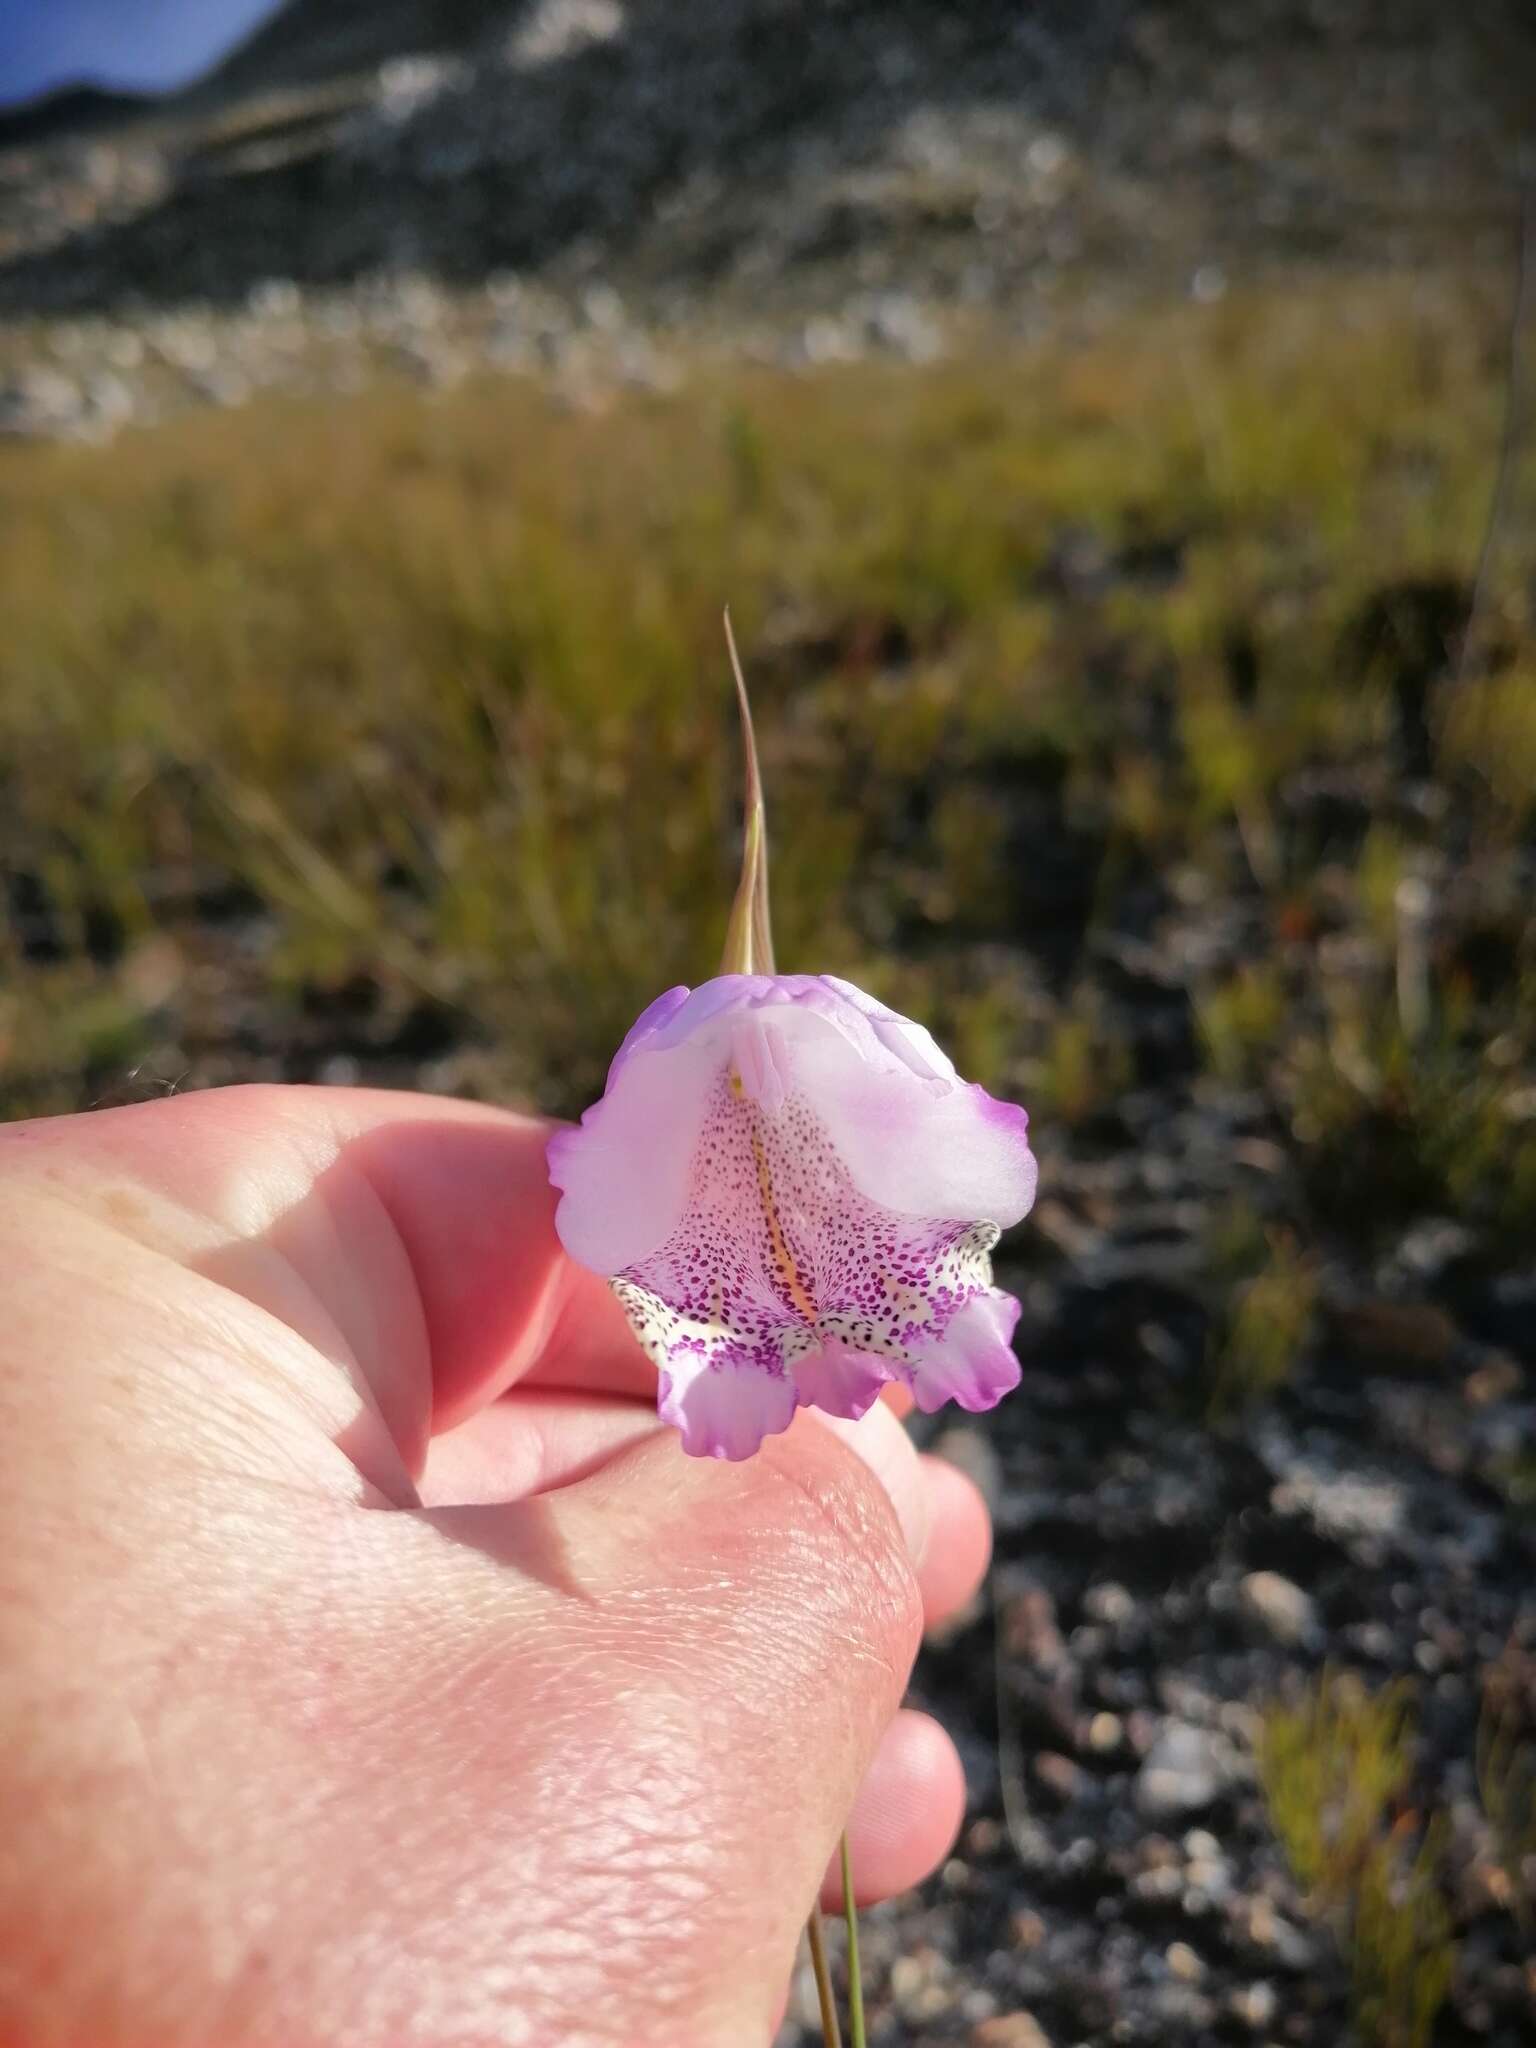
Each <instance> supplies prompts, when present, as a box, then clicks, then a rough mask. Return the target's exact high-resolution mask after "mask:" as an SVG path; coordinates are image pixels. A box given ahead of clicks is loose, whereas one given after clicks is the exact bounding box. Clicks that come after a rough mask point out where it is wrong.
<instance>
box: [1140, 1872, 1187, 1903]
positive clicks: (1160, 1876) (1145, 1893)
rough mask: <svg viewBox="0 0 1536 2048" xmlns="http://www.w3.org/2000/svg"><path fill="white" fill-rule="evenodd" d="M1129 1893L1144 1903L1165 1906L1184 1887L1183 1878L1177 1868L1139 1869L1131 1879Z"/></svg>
mask: <svg viewBox="0 0 1536 2048" xmlns="http://www.w3.org/2000/svg"><path fill="white" fill-rule="evenodd" d="M1130 1889H1131V1894H1132V1896H1133V1897H1134V1898H1137V1899H1140V1900H1141V1901H1142V1903H1143V1904H1144V1905H1148V1906H1167V1905H1171V1904H1172V1903H1173V1901H1174V1900H1175V1899H1176V1898H1177V1897H1178V1896H1179V1894H1180V1893H1181V1892H1182V1891H1183V1889H1184V1879H1183V1878H1182V1876H1181V1875H1180V1874H1179V1872H1178V1871H1177V1870H1173V1869H1164V1870H1139V1871H1137V1873H1136V1875H1135V1876H1134V1877H1133V1878H1132V1879H1131V1884H1130Z"/></svg>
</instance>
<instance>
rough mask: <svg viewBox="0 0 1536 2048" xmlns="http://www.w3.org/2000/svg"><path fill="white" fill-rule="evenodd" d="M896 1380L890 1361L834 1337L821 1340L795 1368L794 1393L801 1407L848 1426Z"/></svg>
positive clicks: (870, 1406)
mask: <svg viewBox="0 0 1536 2048" xmlns="http://www.w3.org/2000/svg"><path fill="white" fill-rule="evenodd" d="M895 1377H896V1372H895V1368H894V1367H893V1365H892V1363H891V1361H890V1359H888V1358H877V1357H876V1356H875V1355H874V1354H873V1353H872V1352H868V1351H855V1350H854V1349H853V1348H852V1347H851V1346H850V1345H847V1344H844V1343H842V1342H840V1341H839V1339H838V1338H836V1337H828V1338H826V1339H824V1340H823V1342H822V1343H820V1344H818V1345H817V1346H816V1349H815V1350H814V1351H808V1352H807V1353H806V1354H805V1356H804V1357H803V1358H801V1359H799V1360H797V1361H796V1364H795V1368H794V1379H795V1390H796V1392H797V1393H798V1395H799V1397H800V1400H801V1403H802V1405H803V1406H805V1407H807V1408H819V1409H820V1410H821V1411H822V1413H823V1414H824V1415H841V1416H843V1417H844V1419H845V1420H847V1421H849V1422H857V1421H858V1419H859V1417H860V1416H861V1415H863V1414H864V1413H865V1412H866V1410H868V1409H870V1408H872V1407H873V1406H874V1405H875V1402H876V1401H877V1400H878V1399H879V1398H880V1389H881V1388H882V1387H883V1386H885V1385H886V1384H887V1383H888V1382H889V1381H891V1380H893V1379H895Z"/></svg>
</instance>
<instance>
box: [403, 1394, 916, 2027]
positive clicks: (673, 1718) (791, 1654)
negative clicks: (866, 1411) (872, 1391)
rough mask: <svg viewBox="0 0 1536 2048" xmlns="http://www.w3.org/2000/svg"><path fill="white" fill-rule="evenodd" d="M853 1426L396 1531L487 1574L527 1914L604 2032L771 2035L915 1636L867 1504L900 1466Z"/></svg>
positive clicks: (895, 1528)
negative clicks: (549, 1922) (516, 1721)
mask: <svg viewBox="0 0 1536 2048" xmlns="http://www.w3.org/2000/svg"><path fill="white" fill-rule="evenodd" d="M866 1420H867V1421H869V1422H872V1423H873V1428H872V1429H871V1430H870V1431H869V1433H868V1436H867V1438H865V1439H862V1440H861V1441H860V1444H859V1447H858V1449H855V1448H852V1447H850V1445H849V1444H848V1443H846V1442H841V1441H839V1440H838V1439H837V1438H836V1437H834V1435H833V1434H832V1433H831V1432H830V1431H829V1430H828V1429H826V1428H824V1427H822V1426H821V1425H819V1424H818V1423H817V1422H816V1421H814V1420H812V1419H811V1418H809V1417H802V1418H800V1419H799V1420H798V1421H797V1422H796V1423H795V1424H794V1426H793V1427H792V1428H791V1429H790V1430H789V1431H788V1432H787V1433H786V1435H784V1436H783V1437H781V1438H776V1439H773V1440H771V1441H770V1442H769V1443H768V1444H766V1445H765V1446H764V1448H763V1450H762V1451H761V1452H760V1453H759V1454H758V1455H757V1456H756V1457H755V1458H752V1459H749V1460H747V1461H745V1462H743V1463H741V1464H736V1465H727V1464H716V1463H714V1462H712V1461H704V1460H699V1459H692V1458H688V1457H685V1456H684V1455H683V1454H682V1453H681V1451H680V1449H679V1447H678V1445H677V1442H676V1440H675V1438H673V1437H672V1436H671V1434H670V1433H656V1434H653V1435H651V1436H648V1437H646V1438H643V1439H642V1440H640V1441H639V1442H636V1443H633V1444H631V1445H630V1446H629V1448H627V1449H626V1450H623V1451H621V1452H620V1453H619V1454H618V1455H617V1456H615V1457H614V1458H612V1459H610V1460H609V1461H608V1462H607V1463H605V1464H603V1465H602V1466H601V1467H600V1468H599V1469H598V1470H596V1471H595V1472H593V1473H592V1474H591V1475H590V1476H589V1477H587V1478H585V1479H581V1480H578V1481H577V1482H575V1483H573V1484H570V1485H567V1486H564V1487H561V1488H559V1489H558V1490H556V1491H554V1492H550V1493H545V1494H541V1495H538V1496H536V1497H534V1498H532V1499H528V1500H524V1501H519V1502H516V1503H513V1504H511V1505H506V1506H478V1507H461V1508H440V1509H434V1510H427V1511H424V1512H423V1514H422V1516H421V1520H422V1521H424V1522H426V1523H428V1524H429V1525H430V1526H431V1527H432V1529H433V1530H434V1532H435V1533H436V1534H437V1535H439V1536H446V1537H448V1538H450V1539H451V1542H452V1546H453V1548H454V1549H455V1550H456V1551H459V1552H462V1551H463V1550H465V1549H468V1550H470V1551H478V1552H480V1553H483V1555H484V1556H485V1557H486V1558H488V1559H489V1560H491V1561H492V1563H493V1564H494V1566H495V1567H496V1568H497V1570H496V1577H495V1581H494V1586H491V1585H488V1586H487V1589H486V1590H487V1592H488V1593H489V1594H491V1595H492V1597H491V1598H490V1599H489V1601H488V1603H487V1604H486V1605H485V1606H483V1607H481V1609H480V1612H481V1616H482V1621H483V1625H484V1630H485V1631H488V1632H489V1635H490V1636H491V1638H493V1639H494V1637H495V1636H496V1635H497V1634H498V1633H499V1631H500V1628H501V1626H502V1624H501V1622H500V1620H499V1619H498V1615H497V1608H498V1607H499V1606H500V1604H501V1602H502V1601H503V1600H506V1601H509V1602H511V1603H513V1605H514V1607H515V1609H516V1622H515V1625H516V1628H517V1631H518V1633H517V1639H516V1643H515V1651H514V1654H515V1659H516V1669H515V1672H514V1673H512V1674H511V1682H512V1684H513V1685H514V1687H515V1690H516V1692H517V1694H518V1696H519V1697H520V1698H526V1697H527V1696H528V1688H529V1687H530V1686H531V1687H532V1689H533V1697H535V1698H536V1699H538V1700H539V1701H540V1703H541V1704H540V1711H541V1712H543V1713H544V1714H545V1715H546V1716H547V1726H546V1729H545V1733H546V1735H547V1736H548V1738H549V1747H548V1748H547V1750H546V1751H545V1754H544V1759H543V1766H542V1768H541V1771H540V1773H539V1775H540V1776H541V1777H542V1778H544V1780H545V1782H546V1788H547V1789H546V1794H545V1797H544V1798H543V1799H542V1800H541V1801H540V1802H539V1804H538V1806H536V1807H535V1808H530V1807H529V1806H528V1805H527V1804H526V1803H524V1804H520V1806H519V1808H518V1810H517V1812H516V1816H515V1818H516V1824H517V1827H518V1829H519V1830H520V1831H521V1834H522V1847H523V1848H524V1850H526V1847H527V1840H528V1835H529V1832H530V1831H532V1832H533V1833H534V1834H535V1835H537V1836H538V1837H539V1840H540V1848H539V1857H538V1861H539V1865H540V1869H541V1872H542V1876H541V1881H540V1884H539V1886H538V1888H537V1896H536V1898H535V1899H534V1901H533V1902H532V1905H533V1913H534V1916H535V1917H537V1916H538V1915H539V1914H541V1913H545V1912H548V1913H552V1914H555V1915H557V1916H558V1920H559V1923H560V1924H561V1925H564V1926H580V1927H583V1928H585V1929H587V1930H589V1933H590V1936H591V1939H592V1942H593V1947H594V1951H595V1953H597V1954H598V1955H600V1956H601V1960H602V1972H603V1984H604V1988H603V1991H602V2002H603V2005H604V2007H605V2008H606V2010H607V2011H608V2012H609V2013H610V2015H612V2016H613V2017H614V2024H615V2032H616V2034H617V2036H618V2037H619V2038H622V2039H624V2040H626V2041H633V2042H649V2041H657V2042H661V2041H666V2042H668V2043H669V2044H670V2043H679V2042H689V2043H692V2042H700V2043H706V2042H707V2043H713V2042H715V2041H717V2040H718V2041H720V2042H726V2041H729V2042H732V2043H736V2042H741V2041H763V2042H766V2041H767V2040H768V2039H769V2038H770V2037H771V2034H772V2030H773V2018H774V2015H775V2013H776V2011H777V2009H778V2007H779V2005H780V2003H781V2001H782V1996H783V1987H784V1984H785V1982H786V1981H787V1978H788V1976H789V1973H790V1971H791V1969H792V1966H793V1959H794V1953H795V1945H796V1942H797V1940H798V1937H799V1933H800V1930H801V1928H802V1926H803V1924H804V1921H805V1918H806V1915H807V1913H808V1911H809V1909H810V1905H811V1902H812V1900H813V1899H814V1897H815V1895H816V1891H817V1888H818V1884H819V1882H820V1880H821V1877H822V1873H823V1871H824V1870H825V1868H826V1866H827V1863H828V1860H829V1858H830V1857H831V1855H832V1853H833V1851H834V1849H835V1846H836V1842H837V1837H838V1834H839V1832H840V1830H841V1829H842V1827H843V1825H844V1823H845V1822H846V1820H847V1817H848V1814H849V1811H850V1808H851V1807H852V1805H853V1802H854V1797H855V1793H856V1791H857V1789H858V1786H859V1784H860V1781H861V1780H862V1779H863V1778H864V1776H865V1774H866V1772H867V1770H868V1768H869V1765H870V1763H871V1760H872V1758H873V1757H874V1754H875V1751H876V1748H877V1746H878V1744H879V1742H880V1738H881V1736H882V1734H883V1732H884V1731H885V1729H886V1728H887V1726H888V1724H889V1723H890V1721H891V1719H892V1716H893V1715H894V1714H895V1712H896V1709H897V1706H898V1704H899V1701H900V1698H901V1693H902V1689H903V1687H904V1685H905V1682H906V1679H907V1675H908V1672H909V1671H910V1668H911V1664H912V1660H913V1657H914V1655H915V1653H916V1649H917V1643H918V1638H919V1633H920V1629H921V1603H920V1599H919V1595H918V1589H917V1583H916V1579H915V1576H914V1571H913V1561H912V1557H911V1552H910V1549H909V1545H908V1540H907V1537H906V1535H905V1534H904V1533H903V1528H902V1521H901V1518H900V1516H899V1515H898V1512H897V1509H896V1506H895V1504H894V1501H893V1495H895V1496H896V1498H903V1497H908V1498H911V1497H915V1496H916V1494H917V1491H918V1487H919V1485H920V1481H919V1478H918V1474H917V1469H916V1460H915V1457H914V1455H913V1453H912V1451H911V1447H910V1445H909V1444H908V1443H907V1442H906V1439H905V1437H904V1435H903V1433H902V1432H901V1430H900V1428H899V1426H898V1425H897V1424H896V1423H895V1422H894V1421H893V1420H892V1418H890V1417H889V1416H881V1417H880V1419H878V1420H876V1419H875V1417H874V1416H873V1415H872V1416H871V1417H870V1418H867V1419H866ZM863 1427H864V1425H860V1428H861V1429H862V1428H863ZM887 1431H888V1432H889V1436H887V1435H886V1434H885V1432H887ZM904 1461H910V1466H911V1470H910V1474H908V1473H907V1472H906V1470H905V1467H904ZM882 1463H883V1465H884V1467H885V1476H883V1477H877V1476H876V1471H875V1469H874V1468H875V1467H876V1466H878V1465H881V1464H882ZM892 1472H895V1473H896V1474H897V1475H899V1476H897V1477H896V1478H895V1479H894V1480H893V1479H892V1477H891V1476H890V1475H891V1473H892ZM390 1519H391V1520H392V1521H394V1520H404V1519H406V1518H404V1517H400V1518H395V1517H391V1518H390ZM413 1519H414V1518H413ZM508 1567H511V1569H510V1570H509V1569H508ZM535 1587H536V1588H537V1589H538V1595H537V1598H536V1600H535V1601H533V1603H532V1604H531V1605H530V1602H529V1597H528V1595H529V1590H530V1589H531V1588H535ZM535 1614H536V1615H537V1621H536V1622H535V1621H534V1616H535ZM530 1623H532V1624H533V1625H532V1626H530ZM477 1634H481V1635H482V1640H481V1642H480V1643H479V1644H478V1645H477V1644H476V1643H475V1642H474V1641H473V1640H471V1641H468V1642H466V1643H465V1645H464V1647H465V1650H466V1652H467V1654H468V1657H469V1659H470V1662H471V1663H472V1664H473V1663H476V1662H477V1661H478V1659H479V1658H480V1657H481V1656H484V1655H486V1654H488V1653H487V1652H486V1651H485V1648H484V1638H483V1632H482V1631H477ZM541 1808H542V1810H540V1809H541ZM529 1931H530V1930H528V1929H526V1928H525V1930H524V1933H525V1935H526V1934H527V1933H528V1932H529ZM537 1945H538V1944H537V1943H536V1944H535V1946H537ZM620 2016H622V2017H620ZM555 2017H556V2015H554V2014H552V2015H551V2019H552V2021H553V2020H554V2018H555ZM560 2017H561V2024H562V2028H563V2029H565V2031H561V2032H560V2033H559V2038H561V2039H566V2038H575V2036H574V2035H573V2034H571V2033H570V2032H569V2031H568V2030H569V2028H570V2027H571V2026H572V2024H573V2019H572V2015H570V2014H569V2013H566V2014H564V2015H563V2016H560ZM551 2038H555V2036H554V2035H551Z"/></svg>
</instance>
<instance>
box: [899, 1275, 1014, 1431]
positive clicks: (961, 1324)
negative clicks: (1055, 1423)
mask: <svg viewBox="0 0 1536 2048" xmlns="http://www.w3.org/2000/svg"><path fill="white" fill-rule="evenodd" d="M1018 1320H1019V1304H1018V1303H1017V1302H1016V1301H1015V1300H1014V1298H1013V1296H1012V1295H1011V1294H1004V1293H1002V1292H1001V1291H1000V1290H998V1289H997V1288H993V1289H991V1290H990V1291H989V1292H988V1293H986V1294H978V1295H976V1296H974V1297H973V1299H972V1300H970V1301H968V1302H967V1303H966V1304H965V1306H964V1307H963V1308H962V1309H960V1310H959V1311H958V1312H957V1313H956V1314H955V1315H954V1316H952V1317H951V1318H950V1320H949V1323H948V1324H947V1326H946V1327H945V1330H944V1332H943V1335H942V1336H941V1337H940V1338H939V1339H938V1341H937V1342H936V1343H933V1344H931V1345H925V1346H921V1347H919V1348H918V1349H917V1351H916V1354H915V1356H914V1358H913V1361H912V1364H911V1367H910V1369H909V1372H908V1380H909V1382H910V1384H911V1388H912V1396H913V1399H914V1400H915V1401H916V1402H917V1405H918V1407H919V1408H921V1409H922V1411H923V1413H924V1414H925V1415H931V1414H932V1413H933V1412H934V1410H935V1409H936V1408H942V1407H943V1406H944V1403H945V1402H946V1401H953V1402H954V1403H955V1405H956V1406H957V1407H959V1408H968V1409H969V1410H970V1411H971V1413H972V1414H973V1415H979V1414H981V1413H983V1412H984V1411H985V1410H986V1409H988V1408H995V1407H996V1406H997V1404H998V1402H999V1401H1001V1400H1002V1398H1003V1396H1004V1395H1005V1394H1011V1393H1012V1392H1013V1390H1014V1388H1015V1387H1016V1386H1017V1385H1018V1384H1019V1361H1018V1359H1017V1357H1016V1356H1015V1355H1014V1350H1013V1345H1012V1342H1011V1339H1012V1337H1013V1331H1014V1326H1015V1324H1016V1323H1017V1322H1018Z"/></svg>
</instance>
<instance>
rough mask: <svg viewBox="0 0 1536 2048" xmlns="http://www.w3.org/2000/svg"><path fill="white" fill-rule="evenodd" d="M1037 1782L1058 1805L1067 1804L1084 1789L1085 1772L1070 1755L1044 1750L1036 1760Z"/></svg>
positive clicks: (1035, 1772)
mask: <svg viewBox="0 0 1536 2048" xmlns="http://www.w3.org/2000/svg"><path fill="white" fill-rule="evenodd" d="M1033 1768H1034V1776H1035V1782H1036V1783H1037V1784H1038V1786H1039V1787H1040V1790H1041V1791H1042V1792H1044V1793H1045V1794H1046V1795H1047V1796H1048V1797H1049V1798H1051V1799H1053V1800H1054V1801H1055V1802H1056V1803H1057V1805H1059V1806H1066V1805H1067V1804H1068V1803H1069V1802H1070V1801H1071V1800H1073V1799H1075V1798H1076V1797H1077V1795H1078V1793H1079V1791H1080V1790H1081V1789H1082V1782H1083V1774H1082V1771H1081V1770H1080V1769H1079V1767H1078V1766H1077V1765H1076V1764H1075V1763H1073V1761H1072V1759H1071V1758H1070V1757H1066V1756H1058V1755H1057V1754H1056V1752H1055V1751H1054V1750H1049V1749H1048V1750H1044V1751H1042V1753H1041V1754H1040V1755H1039V1756H1037V1757H1036V1758H1035V1761H1034V1767H1033Z"/></svg>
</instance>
